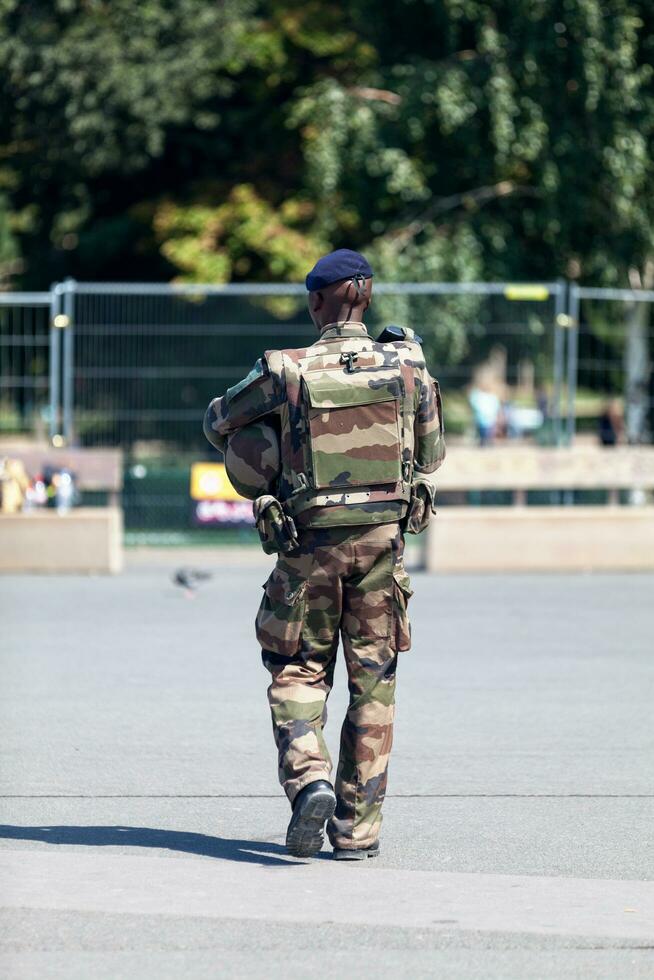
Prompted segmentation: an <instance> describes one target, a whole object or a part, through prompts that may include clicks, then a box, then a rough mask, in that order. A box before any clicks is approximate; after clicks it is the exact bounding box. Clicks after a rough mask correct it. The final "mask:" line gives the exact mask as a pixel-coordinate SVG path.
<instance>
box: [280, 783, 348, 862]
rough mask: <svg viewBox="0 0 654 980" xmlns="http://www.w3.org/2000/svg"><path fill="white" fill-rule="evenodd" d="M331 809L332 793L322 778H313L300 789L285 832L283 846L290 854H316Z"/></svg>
mask: <svg viewBox="0 0 654 980" xmlns="http://www.w3.org/2000/svg"><path fill="white" fill-rule="evenodd" d="M335 809H336V795H335V793H334V790H333V789H332V787H331V785H330V784H329V783H328V782H327V780H326V779H316V780H315V781H314V782H313V783H309V784H308V785H307V786H305V787H304V788H303V789H301V790H300V792H299V793H298V795H297V796H296V797H295V800H294V801H293V816H292V817H291V822H290V823H289V825H288V830H287V831H286V847H287V849H288V851H289V853H291V854H292V855H293V857H311V855H312V854H317V853H318V851H319V850H320V849H321V847H322V845H323V841H324V839H325V835H324V826H325V823H326V821H327V820H330V819H331V817H333V815H334V810H335Z"/></svg>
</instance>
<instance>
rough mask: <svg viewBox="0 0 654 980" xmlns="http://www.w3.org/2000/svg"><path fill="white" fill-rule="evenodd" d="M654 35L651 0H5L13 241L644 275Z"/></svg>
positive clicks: (38, 247)
mask: <svg viewBox="0 0 654 980" xmlns="http://www.w3.org/2000/svg"><path fill="white" fill-rule="evenodd" d="M653 55H654V30H653V16H652V11H651V7H650V5H649V4H647V3H646V2H645V0H493V2H489V0H395V2H393V3H390V4H386V5H384V6H383V7H382V8H380V7H379V5H378V4H373V3H372V2H371V0H353V2H352V3H350V4H348V5H347V6H346V7H343V6H342V5H339V4H336V3H332V2H329V0H322V2H321V0H305V2H300V0H266V2H256V0H221V3H216V2H215V0H174V2H173V0H143V2H141V3H139V4H133V3H130V2H128V0H113V2H111V3H110V2H108V0H55V2H52V3H45V2H44V0H23V2H20V3H19V2H18V0H0V56H1V57H2V61H3V65H4V68H5V71H4V72H3V78H2V81H0V110H1V111H0V120H1V121H0V193H2V194H3V195H4V196H5V198H6V200H7V206H6V209H5V211H3V208H2V198H0V263H3V262H4V263H5V266H6V268H8V269H10V270H11V269H13V270H15V268H16V262H15V258H16V255H15V251H14V250H15V249H16V248H19V249H20V254H21V255H22V259H23V271H22V276H21V278H22V281H23V283H25V284H27V283H29V284H38V285H43V281H44V277H45V279H46V280H47V279H48V278H54V277H58V276H61V275H64V274H73V275H77V276H78V277H81V278H151V277H155V278H161V277H164V278H173V277H183V278H188V279H194V280H197V281H201V280H207V279H209V280H223V281H227V280H230V279H260V280H266V279H268V280H280V279H289V280H297V279H299V278H301V276H302V274H303V272H304V270H305V269H306V267H307V265H309V264H310V263H311V262H312V261H313V259H314V257H315V256H316V255H317V254H318V253H319V252H320V251H321V250H322V249H325V248H328V247H339V246H345V245H346V246H350V247H355V248H361V249H365V250H366V251H367V252H368V253H369V254H370V257H371V259H372V260H373V261H374V263H375V265H376V268H377V270H378V272H379V274H380V275H381V276H383V278H386V279H397V280H399V279H410V280H411V279H412V280H424V279H456V280H462V279H478V278H487V279H492V278H502V279H505V278H515V279H526V278H533V279H551V278H554V277H557V276H559V275H567V276H570V277H573V278H574V277H580V278H582V279H584V280H586V281H593V282H604V283H620V284H628V279H629V274H630V270H631V273H632V276H631V278H632V280H633V272H634V270H636V271H637V270H639V269H642V268H644V267H645V264H646V262H647V259H648V256H651V255H652V254H653V252H654V249H653V244H654V243H653V240H652V239H653V234H654V233H653V231H652V229H653V228H654V199H653V197H652V195H651V190H650V189H651V187H652V185H653V179H652V178H653V177H654V163H653V155H652V135H653V133H654V80H653V69H652V61H653ZM5 213H6V220H4V219H3V214H5ZM5 229H6V230H5ZM3 242H6V243H8V244H6V245H4V246H3V244H2V243H3ZM7 250H8V251H7ZM5 254H6V256H7V258H3V256H5Z"/></svg>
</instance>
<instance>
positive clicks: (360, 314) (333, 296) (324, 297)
mask: <svg viewBox="0 0 654 980" xmlns="http://www.w3.org/2000/svg"><path fill="white" fill-rule="evenodd" d="M306 287H307V290H308V292H309V313H310V314H311V319H312V320H313V322H314V324H315V325H316V327H317V328H318V330H322V328H323V327H324V326H326V325H327V324H328V323H336V322H338V321H343V320H355V321H360V320H363V318H364V316H365V313H366V310H367V309H368V307H369V306H370V298H371V296H372V269H371V268H370V265H369V263H368V261H367V259H366V258H365V257H364V256H363V255H361V253H360V252H353V251H351V250H350V249H349V248H339V249H337V250H336V251H335V252H330V253H329V255H323V257H322V258H321V259H318V261H317V262H316V264H315V265H314V267H313V269H312V270H311V272H310V273H309V274H308V276H307V278H306Z"/></svg>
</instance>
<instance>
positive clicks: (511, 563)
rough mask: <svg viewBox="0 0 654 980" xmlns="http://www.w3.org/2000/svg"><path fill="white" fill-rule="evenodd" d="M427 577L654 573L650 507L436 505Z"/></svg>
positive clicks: (426, 559) (427, 546) (427, 554)
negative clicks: (434, 574)
mask: <svg viewBox="0 0 654 980" xmlns="http://www.w3.org/2000/svg"><path fill="white" fill-rule="evenodd" d="M424 537H425V545H424V564H425V567H426V568H427V569H428V570H429V571H432V572H471V571H485V572H487V571H491V572H503V571H547V572H550V571H552V572H554V571H557V572H558V571H609V570H610V571H635V570H641V569H654V507H442V508H441V509H440V510H439V512H438V514H437V515H436V516H435V517H434V518H432V522H431V524H430V525H429V528H428V529H427V531H426V532H425V535H424Z"/></svg>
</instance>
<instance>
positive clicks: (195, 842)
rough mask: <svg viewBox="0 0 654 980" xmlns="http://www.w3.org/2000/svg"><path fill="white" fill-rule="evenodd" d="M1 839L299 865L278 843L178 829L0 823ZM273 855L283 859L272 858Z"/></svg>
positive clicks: (280, 864) (268, 863)
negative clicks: (128, 848)
mask: <svg viewBox="0 0 654 980" xmlns="http://www.w3.org/2000/svg"><path fill="white" fill-rule="evenodd" d="M0 838H6V839H11V840H35V841H44V842H45V843H46V844H78V845H79V844H82V845H86V846H88V847H104V846H117V847H157V848H161V849H163V850H169V851H182V852H183V853H185V854H199V855H202V856H203V857H213V858H222V860H224V861H245V862H249V863H250V864H267V865H279V866H282V865H284V866H287V867H288V866H291V867H292V866H293V865H295V864H297V863H298V862H297V861H296V860H294V859H290V860H289V855H288V854H287V851H286V849H285V848H284V847H283V846H282V845H281V844H273V843H270V842H268V841H254V840H233V839H231V838H229V837H210V836H209V835H208V834H191V833H186V832H185V831H180V830H156V829H154V828H152V827H120V826H115V827H75V826H64V827H56V826H52V827H48V826H45V825H44V826H38V827H17V826H12V825H11V824H0ZM276 854H279V855H283V857H275V856H274V855H276ZM321 856H322V855H321ZM325 856H326V855H325Z"/></svg>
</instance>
